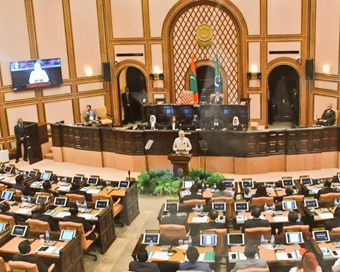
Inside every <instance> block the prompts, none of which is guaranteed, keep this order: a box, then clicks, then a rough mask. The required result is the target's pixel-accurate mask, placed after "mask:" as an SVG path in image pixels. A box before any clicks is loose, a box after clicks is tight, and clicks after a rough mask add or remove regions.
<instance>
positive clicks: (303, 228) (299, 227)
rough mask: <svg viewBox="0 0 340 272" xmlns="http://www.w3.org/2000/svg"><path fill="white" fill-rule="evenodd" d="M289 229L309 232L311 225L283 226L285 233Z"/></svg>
mask: <svg viewBox="0 0 340 272" xmlns="http://www.w3.org/2000/svg"><path fill="white" fill-rule="evenodd" d="M289 231H301V232H303V233H309V225H292V226H283V234H285V233H286V232H289Z"/></svg>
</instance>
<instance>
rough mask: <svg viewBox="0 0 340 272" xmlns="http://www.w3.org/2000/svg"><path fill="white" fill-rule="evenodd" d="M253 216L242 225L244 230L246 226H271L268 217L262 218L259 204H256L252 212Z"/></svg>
mask: <svg viewBox="0 0 340 272" xmlns="http://www.w3.org/2000/svg"><path fill="white" fill-rule="evenodd" d="M251 216H252V217H253V218H250V219H248V220H246V221H245V222H244V224H243V226H242V232H244V230H245V229H246V228H257V227H270V223H269V221H268V220H267V219H261V218H260V216H261V208H260V207H259V206H254V207H253V209H252V212H251Z"/></svg>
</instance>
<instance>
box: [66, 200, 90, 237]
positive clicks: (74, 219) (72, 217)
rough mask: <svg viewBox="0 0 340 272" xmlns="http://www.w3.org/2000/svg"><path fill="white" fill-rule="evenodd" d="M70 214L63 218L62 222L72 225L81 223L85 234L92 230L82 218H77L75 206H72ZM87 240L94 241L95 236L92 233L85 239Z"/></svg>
mask: <svg viewBox="0 0 340 272" xmlns="http://www.w3.org/2000/svg"><path fill="white" fill-rule="evenodd" d="M69 212H70V214H71V215H69V216H65V217H64V218H63V221H69V222H74V223H82V224H83V227H84V231H85V233H86V232H88V231H90V230H91V229H92V225H91V224H90V223H89V222H87V221H86V220H85V218H83V217H79V216H78V207H77V205H76V204H72V205H71V207H70V210H69ZM86 239H88V240H94V239H96V235H95V234H94V232H92V233H91V234H90V235H89V236H87V237H86Z"/></svg>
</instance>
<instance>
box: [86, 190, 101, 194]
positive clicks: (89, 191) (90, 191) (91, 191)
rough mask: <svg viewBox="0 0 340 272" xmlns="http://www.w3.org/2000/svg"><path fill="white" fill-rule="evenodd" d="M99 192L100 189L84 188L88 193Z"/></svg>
mask: <svg viewBox="0 0 340 272" xmlns="http://www.w3.org/2000/svg"><path fill="white" fill-rule="evenodd" d="M99 192H100V189H88V190H86V193H87V194H90V195H94V194H98V193H99Z"/></svg>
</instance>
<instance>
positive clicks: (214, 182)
mask: <svg viewBox="0 0 340 272" xmlns="http://www.w3.org/2000/svg"><path fill="white" fill-rule="evenodd" d="M213 188H214V190H216V188H217V187H216V183H215V182H214V186H213Z"/></svg>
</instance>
